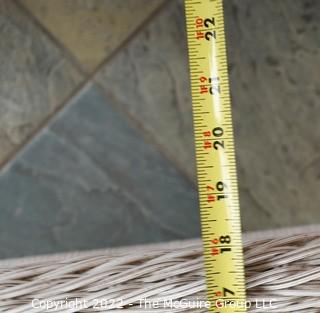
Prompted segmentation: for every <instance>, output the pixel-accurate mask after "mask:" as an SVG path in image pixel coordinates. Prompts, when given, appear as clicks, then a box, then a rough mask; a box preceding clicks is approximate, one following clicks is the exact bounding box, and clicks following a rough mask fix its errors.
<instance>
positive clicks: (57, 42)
mask: <svg viewBox="0 0 320 313" xmlns="http://www.w3.org/2000/svg"><path fill="white" fill-rule="evenodd" d="M13 3H14V4H15V5H16V6H17V7H18V8H19V9H20V10H21V11H22V12H23V13H24V14H25V15H26V16H27V17H28V18H29V20H30V22H31V23H33V24H34V25H35V26H36V27H37V28H38V29H40V31H41V32H42V33H43V34H45V36H47V37H48V38H49V39H50V41H51V42H52V43H53V44H54V45H56V46H57V47H58V48H59V50H60V51H61V52H62V53H63V54H64V55H65V56H66V58H67V60H68V61H70V62H71V64H72V65H73V66H75V67H76V68H77V69H78V70H79V71H80V73H81V74H82V75H83V76H84V77H85V78H86V77H87V76H88V74H89V73H87V72H86V71H85V70H84V68H83V67H82V65H81V63H80V62H79V61H78V59H77V58H76V57H74V56H73V54H72V52H71V51H70V50H69V49H68V48H67V47H66V46H65V45H64V44H63V43H62V42H61V41H60V40H59V39H58V38H56V37H55V36H54V35H53V34H52V33H51V32H50V31H49V30H48V29H47V28H46V27H45V26H44V25H43V24H42V23H41V22H40V21H39V20H38V19H37V18H36V17H35V16H34V15H33V14H32V12H31V11H29V9H28V8H27V7H26V6H25V5H24V4H23V3H20V1H18V0H13Z"/></svg>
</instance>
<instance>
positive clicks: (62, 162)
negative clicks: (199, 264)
mask: <svg viewBox="0 0 320 313" xmlns="http://www.w3.org/2000/svg"><path fill="white" fill-rule="evenodd" d="M319 15H320V2H319V1H316V0H313V1H312V0H311V1H310V0H295V1H294V5H293V1H291V0H260V1H255V0H241V1H239V0H230V1H226V2H225V20H226V29H227V48H228V57H229V66H230V83H231V93H232V99H233V116H234V125H235V136H236V148H237V159H238V171H239V181H240V201H241V208H242V209H241V210H242V211H241V212H242V219H243V228H244V229H245V230H254V229H265V228H272V227H282V226H290V225H298V224H309V223H317V222H320V210H319V208H318V203H319V202H320V193H319V192H318V190H319V188H320V143H319V142H320V140H319V138H320V123H319V117H320V105H319V96H320V79H319V78H320V77H319V75H320V74H319V67H320V28H319V27H320V25H319V23H318V21H319V18H320V16H319ZM0 36H1V41H0V60H1V61H0V70H1V83H0V164H1V172H0V258H7V257H16V256H23V255H32V254H41V253H52V252H57V251H69V250H75V249H92V248H100V247H106V246H119V245H127V244H135V243H142V242H156V241H166V240H173V239H180V238H190V237H195V236H199V233H200V230H199V229H200V227H199V218H198V215H199V211H198V204H197V192H196V182H195V166H194V149H193V135H192V116H191V100H190V92H189V81H188V79H189V78H188V63H187V50H186V39H185V38H186V36H185V21H184V11H183V2H182V1H180V0H171V1H168V0H167V1H165V0H123V1H114V0H99V1H98V0H68V1H64V0H57V1H39V0H14V1H13V0H0Z"/></svg>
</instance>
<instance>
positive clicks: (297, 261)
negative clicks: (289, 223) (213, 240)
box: [0, 231, 320, 313]
mask: <svg viewBox="0 0 320 313" xmlns="http://www.w3.org/2000/svg"><path fill="white" fill-rule="evenodd" d="M244 254H245V264H246V284H247V296H248V301H250V305H252V306H251V308H250V309H249V311H250V312H253V313H258V312H279V313H280V312H281V313H284V312H305V313H315V312H320V231H319V232H318V233H313V234H297V235H292V236H283V237H279V238H275V239H260V240H254V239H250V240H247V241H246V243H245V247H244ZM202 264H203V259H202V247H201V243H200V241H185V242H183V243H179V244H170V245H167V246H165V245H162V246H161V247H158V246H155V247H152V246H148V247H147V248H139V249H134V248H131V249H130V248H129V249H123V250H119V251H118V253H114V252H113V253H109V252H103V251H96V252H92V253H84V254H75V255H71V256H70V257H69V258H61V259H59V258H52V259H50V258H43V259H41V258H39V259H35V260H34V261H33V262H26V263H24V262H21V263H18V262H17V263H15V265H14V266H6V265H5V263H0V287H1V288H0V312H10V313H37V312H64V313H73V312H96V311H100V312H101V311H103V312H105V311H108V310H112V312H120V311H121V312H123V311H124V310H126V311H129V312H144V313H146V312H150V313H151V312H155V311H157V312H158V313H164V312H197V313H200V312H207V308H204V307H201V308H185V307H183V308H182V307H170V308H168V307H161V306H159V307H155V306H150V305H146V303H147V304H150V303H151V304H152V305H154V304H155V303H164V302H166V303H169V302H170V301H180V302H181V301H182V299H187V300H188V301H193V300H194V301H195V300H197V301H199V302H200V301H205V299H206V296H205V279H204V272H203V265H202ZM66 299H67V301H66ZM144 299H147V301H146V302H144V301H142V300H144ZM40 300H41V301H43V302H42V303H45V304H52V303H54V304H56V305H57V304H59V305H60V306H58V305H57V307H52V308H49V309H44V308H43V307H39V306H40V302H39V301H40ZM271 300H272V307H268V308H267V309H266V308H259V307H260V306H262V305H263V304H265V303H266V302H268V301H271ZM63 301H64V302H63ZM76 301H77V302H76ZM99 301H100V302H99ZM141 301H142V302H141ZM168 301H169V302H168ZM71 303H72V304H73V305H75V303H78V304H79V305H78V306H75V307H72V306H71V305H70V304H71ZM67 304H68V306H67ZM95 304H96V305H97V307H96V308H93V306H94V305H95ZM253 304H254V305H253ZM81 305H82V306H81ZM257 305H258V306H259V307H257ZM120 307H121V308H120Z"/></svg>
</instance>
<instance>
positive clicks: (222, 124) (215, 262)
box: [185, 0, 246, 313]
mask: <svg viewBox="0 0 320 313" xmlns="http://www.w3.org/2000/svg"><path fill="white" fill-rule="evenodd" d="M185 11H186V21H187V37H188V50H189V66H190V76H191V79H190V80H191V93H192V106H193V122H194V136H195V148H196V163H197V178H198V189H199V203H200V215H201V227H202V239H203V246H204V263H205V269H206V279H207V292H208V300H209V301H210V302H211V303H212V305H211V312H217V310H218V311H219V312H230V313H231V312H246V308H245V306H244V304H245V299H246V296H245V281H244V266H243V252H242V239H241V225H240V224H241V223H240V209H239V198H238V180H237V172H236V161H235V150H234V139H233V126H232V114H231V103H230V92H229V79H228V68H227V57H226V43H225V32H224V17H223V2H222V0H202V1H197V0H185ZM227 300H228V301H229V300H230V301H234V303H235V304H236V305H235V307H234V308H233V307H231V305H230V303H229V305H226V306H225V307H224V306H223V307H219V306H220V305H224V304H225V301H227ZM241 304H242V306H241Z"/></svg>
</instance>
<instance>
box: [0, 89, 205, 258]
mask: <svg viewBox="0 0 320 313" xmlns="http://www.w3.org/2000/svg"><path fill="white" fill-rule="evenodd" d="M0 199H1V202H0V214H1V218H0V247H1V248H0V257H9V256H11V257H12V256H18V255H31V254H39V253H50V252H56V251H66V250H75V249H89V248H98V247H107V246H116V245H129V244H133V243H144V242H155V241H165V240H170V239H178V238H188V237H193V236H199V220H198V215H199V211H198V204H197V195H196V191H195V189H194V188H193V186H192V185H191V184H190V183H189V182H188V181H186V180H185V179H184V178H183V177H181V175H180V174H179V173H178V172H177V170H176V169H175V168H174V167H173V166H172V164H171V163H169V162H168V161H167V160H166V159H165V158H163V157H162V156H161V155H160V154H159V153H158V152H157V151H156V150H155V149H154V148H153V147H152V146H150V145H149V144H147V143H146V142H144V141H143V139H142V138H141V137H140V135H139V134H138V133H137V131H135V130H134V129H132V128H131V127H130V126H129V125H128V124H127V122H126V120H125V119H123V117H122V116H121V114H119V113H117V111H116V110H114V109H113V106H112V103H111V102H110V101H106V100H105V98H104V97H103V96H102V94H101V93H100V92H99V90H98V89H96V88H95V87H93V86H88V87H87V88H86V89H85V90H84V91H83V92H82V93H81V94H80V95H78V96H77V97H76V98H75V99H74V100H72V103H69V104H68V105H67V107H66V108H65V109H63V111H61V112H60V113H59V114H58V115H57V116H56V118H55V120H54V121H53V122H52V123H51V125H49V128H47V129H44V130H43V131H42V132H41V133H40V134H39V136H38V137H36V138H35V139H34V140H33V142H32V144H31V145H29V146H28V147H27V148H26V149H25V150H24V151H22V152H21V154H20V155H19V156H18V157H17V159H16V160H15V161H14V162H13V163H12V164H10V165H9V166H8V167H6V168H5V169H4V170H3V171H2V173H1V176H0Z"/></svg>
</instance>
